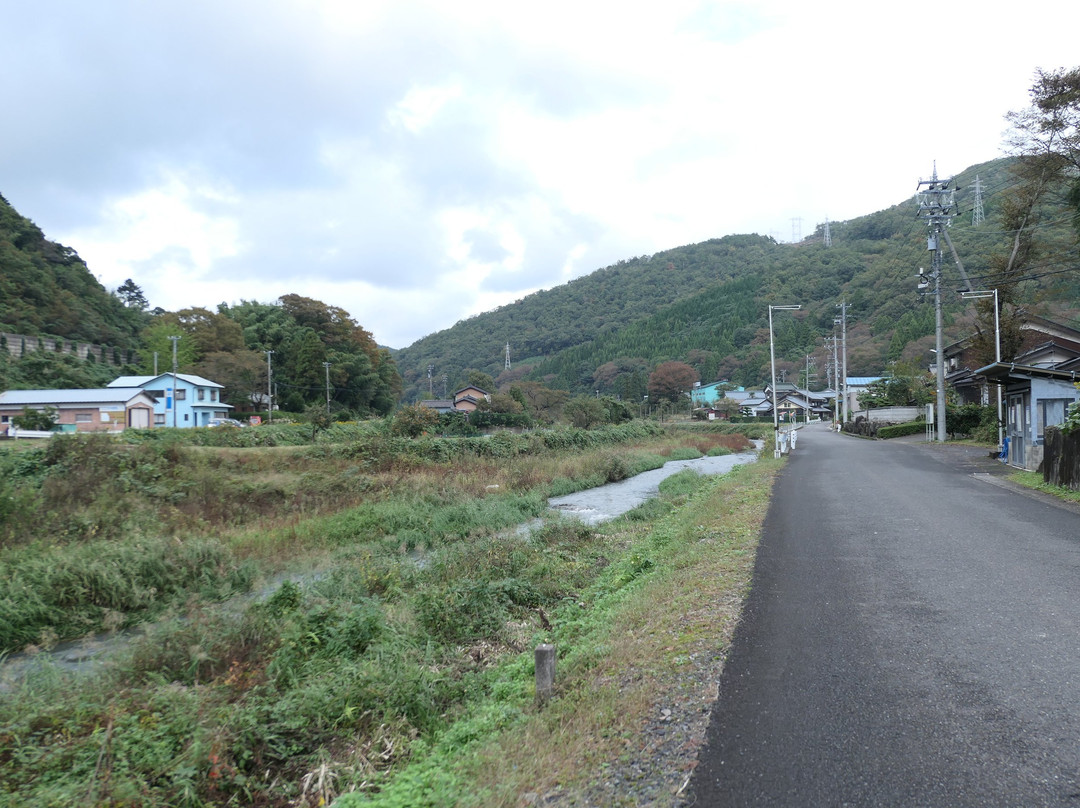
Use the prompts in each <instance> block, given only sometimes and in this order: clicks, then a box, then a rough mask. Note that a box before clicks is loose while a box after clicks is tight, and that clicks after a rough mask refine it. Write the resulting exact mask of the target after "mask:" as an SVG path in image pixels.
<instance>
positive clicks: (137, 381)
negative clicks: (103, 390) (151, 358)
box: [108, 373, 225, 388]
mask: <svg viewBox="0 0 1080 808" xmlns="http://www.w3.org/2000/svg"><path fill="white" fill-rule="evenodd" d="M171 376H172V373H159V374H158V375H157V376H119V377H118V378H115V379H113V380H112V381H111V382H109V384H108V386H109V387H146V385H148V384H150V383H151V382H154V381H157V380H158V379H163V378H168V377H171ZM176 378H178V379H183V380H184V381H185V382H187V383H188V384H193V385H195V386H196V387H220V388H224V387H225V385H223V384H218V383H217V382H212V381H210V380H209V379H204V378H203V377H202V376H194V375H192V374H190V373H177V374H176Z"/></svg>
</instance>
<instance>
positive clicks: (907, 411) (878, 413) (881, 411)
mask: <svg viewBox="0 0 1080 808" xmlns="http://www.w3.org/2000/svg"><path fill="white" fill-rule="evenodd" d="M921 414H922V407H878V408H877V409H873V410H863V411H861V412H855V413H852V418H858V417H859V416H860V415H861V416H862V417H863V418H865V419H866V420H868V421H878V422H880V421H885V422H887V423H890V424H906V423H907V422H908V421H914V420H916V419H917V418H918V417H919V416H920V415H921Z"/></svg>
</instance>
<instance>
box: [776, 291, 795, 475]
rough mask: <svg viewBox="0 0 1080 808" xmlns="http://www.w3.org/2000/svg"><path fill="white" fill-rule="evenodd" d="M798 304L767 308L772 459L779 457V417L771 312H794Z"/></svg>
mask: <svg viewBox="0 0 1080 808" xmlns="http://www.w3.org/2000/svg"><path fill="white" fill-rule="evenodd" d="M801 308H802V306H801V305H799V304H793V305H787V306H769V366H770V368H771V369H772V420H773V457H774V458H777V457H780V415H779V413H778V412H777V411H776V349H775V348H774V347H773V333H772V313H773V311H774V310H775V311H795V310H796V309H801Z"/></svg>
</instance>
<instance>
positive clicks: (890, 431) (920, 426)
mask: <svg viewBox="0 0 1080 808" xmlns="http://www.w3.org/2000/svg"><path fill="white" fill-rule="evenodd" d="M925 430H926V422H925V421H909V422H908V423H906V424H889V425H888V426H882V427H878V430H877V437H879V438H881V439H882V440H888V439H889V438H902V437H903V436H905V435H918V434H919V433H921V432H924V431H925Z"/></svg>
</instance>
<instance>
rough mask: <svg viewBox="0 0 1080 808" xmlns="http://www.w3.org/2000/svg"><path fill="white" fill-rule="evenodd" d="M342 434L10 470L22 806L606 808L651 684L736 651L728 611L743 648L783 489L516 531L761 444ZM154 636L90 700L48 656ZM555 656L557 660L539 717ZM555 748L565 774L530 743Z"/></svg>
mask: <svg viewBox="0 0 1080 808" xmlns="http://www.w3.org/2000/svg"><path fill="white" fill-rule="evenodd" d="M749 428H751V429H753V428H756V427H752V426H751V427H749ZM332 429H338V430H339V432H338V433H331V431H330V430H327V432H326V433H323V434H320V435H319V436H318V440H317V441H316V442H315V443H311V442H310V434H309V442H308V443H307V444H306V445H303V444H301V443H299V441H297V442H296V443H290V441H289V440H286V439H285V438H284V437H282V438H281V440H280V442H277V441H276V439H275V442H276V445H273V446H263V447H255V448H244V447H234V446H195V445H192V443H191V442H190V441H191V440H194V438H192V439H190V440H189V441H188V442H185V441H184V440H183V439H182V438H181V437H179V436H176V435H173V436H168V435H166V434H165V433H166V430H157V431H155V433H157V434H155V436H154V438H152V439H149V440H143V441H139V440H134V441H132V442H119V441H116V440H111V439H106V438H101V437H95V436H89V437H81V436H64V435H60V436H56V437H54V438H52V439H51V440H50V442H49V444H48V445H47V446H45V447H42V448H34V449H30V450H22V451H18V452H11V451H4V452H0V502H2V503H3V505H2V507H3V508H4V509H5V512H4V514H3V516H4V518H3V520H2V522H0V524H2V528H0V530H2V531H3V533H2V536H0V541H2V548H0V583H2V585H3V589H2V590H0V632H2V633H3V634H2V638H0V646H2V647H3V648H4V649H6V650H7V652H9V653H14V652H24V651H27V650H29V651H30V652H31V653H34V652H36V653H37V655H38V656H37V659H38V660H40V664H39V665H36V666H35V667H34V670H33V671H32V672H31V673H30V674H29V675H27V676H25V677H14V676H12V677H8V678H7V679H0V805H2V806H6V805H12V806H15V805H20V806H21V805H28V804H33V805H43V806H45V805H74V804H79V805H102V806H104V805H109V806H127V805H130V806H135V805H138V806H211V805H268V806H286V805H290V806H316V805H323V804H327V803H328V802H330V801H332V800H333V799H335V798H336V797H338V796H339V795H342V794H346V795H348V796H346V797H343V798H342V800H341V802H342V804H345V805H348V804H350V802H349V801H352V804H368V803H371V804H377V805H449V804H460V805H498V804H504V805H513V804H516V801H517V800H518V798H519V797H520V795H521V793H524V792H526V791H529V790H531V789H536V788H547V787H550V786H551V785H552V784H553V783H554V782H556V781H557V782H558V783H559V784H561V785H562V786H563V787H565V786H568V785H570V784H573V783H579V784H583V785H584V784H586V783H587V780H588V777H589V776H590V775H591V774H594V773H595V771H596V769H595V764H596V762H597V761H601V760H604V759H607V758H606V757H605V756H610V755H617V754H618V750H617V743H618V742H617V738H618V737H620V736H621V735H622V734H624V733H629V732H632V731H633V730H632V728H633V722H634V721H635V720H636V717H640V715H641V710H643V709H645V702H646V701H647V698H648V696H649V693H650V688H649V681H650V678H655V682H659V681H660V679H661V678H662V673H663V671H664V670H665V669H668V668H670V666H671V665H672V664H678V663H677V660H678V658H679V657H680V655H681V654H684V653H711V654H718V653H721V652H722V646H723V642H724V640H723V638H724V637H725V628H724V626H725V625H726V624H725V623H723V622H721V623H720V624H716V622H715V621H716V616H715V614H713V610H714V609H713V607H714V605H715V604H724V608H725V609H726V610H727V611H728V612H730V614H729V615H728V617H729V618H730V620H731V622H732V623H733V621H734V617H735V615H736V614H737V604H738V600H739V598H740V596H741V594H742V592H743V591H744V589H745V587H746V585H747V582H748V576H749V569H750V566H751V565H752V559H753V547H754V543H755V542H756V538H757V526H758V525H759V522H760V517H761V516H762V515H763V513H764V507H765V504H766V503H767V496H768V487H769V482H770V480H771V473H772V472H771V470H772V469H773V466H772V464H771V463H769V462H762V463H759V464H755V465H754V466H753V467H747V468H740V469H739V470H737V471H736V472H733V473H732V474H730V475H725V477H724V478H716V479H713V478H703V477H699V476H698V475H696V474H690V475H686V474H683V475H679V476H677V477H675V478H671V479H670V480H669V481H668V482H666V483H665V485H664V491H663V496H662V497H661V498H660V499H659V500H656V501H654V502H651V503H649V504H647V505H645V506H642V507H641V508H639V509H638V510H637V511H635V512H632V513H631V514H629V515H628V516H626V517H624V518H622V519H620V520H618V521H617V522H616V523H613V524H611V525H608V526H605V527H603V528H599V529H593V528H588V527H585V526H582V525H580V524H578V523H576V522H569V521H566V522H564V521H560V520H557V519H556V520H550V519H547V518H545V523H544V526H543V527H542V528H540V529H538V530H536V531H534V532H533V533H531V534H530V533H527V532H520V531H518V530H516V528H517V527H518V526H519V525H521V524H523V523H528V522H530V521H532V520H535V519H536V518H537V517H539V516H541V515H545V511H546V498H547V497H548V496H550V495H552V494H556V493H568V492H571V491H574V490H578V489H581V488H585V487H591V486H594V485H597V484H601V483H603V482H608V481H614V480H618V479H622V478H625V477H628V476H631V475H633V474H636V473H638V472H639V471H642V470H645V469H647V468H653V467H656V466H659V465H661V464H662V463H663V462H665V461H666V460H667V459H669V458H672V457H697V456H701V455H704V454H708V453H718V452H723V451H740V450H743V449H745V448H746V447H747V446H748V445H749V444H748V442H747V439H746V437H745V435H743V434H740V433H730V432H727V431H725V430H722V429H718V428H713V427H709V426H699V427H697V428H683V429H664V428H661V427H659V426H657V425H655V424H651V423H642V422H635V423H633V424H626V425H622V426H618V427H604V428H599V429H594V430H577V429H556V430H551V431H547V432H536V433H529V434H523V435H515V434H511V433H498V434H496V435H493V436H491V437H486V438H470V439H461V438H453V439H441V438H430V437H421V438H418V439H412V440H410V439H407V438H400V437H396V436H394V435H393V434H392V433H391V430H390V429H389V427H388V426H387V425H386V424H385V423H382V422H372V423H368V424H365V425H357V426H355V427H350V426H349V425H340V426H336V427H333V428H332ZM261 431H262V430H261V429H260V430H243V432H245V433H249V432H250V433H257V432H261ZM198 432H199V433H201V434H207V433H208V432H209V431H206V430H199V431H198ZM235 432H237V433H239V432H241V430H235ZM130 434H131V435H132V436H133V437H134V435H135V433H130ZM189 434H190V433H189ZM222 434H225V435H226V437H223V438H220V440H222V441H225V440H226V439H228V438H232V439H239V438H237V437H236V436H235V435H234V436H229V435H228V434H227V431H223V433H222ZM266 434H267V435H270V434H273V433H270V432H267V433H266ZM283 434H287V432H285V433H283ZM243 439H244V440H250V438H247V437H246V436H245V438H243ZM545 516H546V515H545ZM691 582H692V586H691ZM691 601H693V602H691ZM139 623H141V624H144V631H142V632H140V634H139V635H138V636H133V637H132V639H131V642H130V643H129V644H128V645H127V646H126V647H125V648H124V650H122V651H119V652H117V653H116V654H115V655H114V656H113V657H112V658H111V660H110V661H109V662H108V663H107V664H104V665H103V666H101V667H100V668H99V669H98V670H97V672H95V673H94V674H92V675H91V674H86V673H79V674H76V673H70V672H67V671H65V670H64V669H63V668H61V667H60V666H58V665H56V664H54V663H52V662H50V661H49V658H48V654H47V653H45V652H47V651H48V649H49V648H50V647H51V646H53V645H54V644H55V643H57V642H58V641H60V640H64V639H67V638H70V637H76V636H82V635H85V634H88V633H92V632H100V631H106V632H108V631H116V630H118V629H121V628H123V627H125V626H130V625H135V624H139ZM628 629H629V631H628ZM650 637H651V639H649V638H650ZM717 637H720V638H721V640H719V641H718V640H717ZM541 641H546V642H554V643H555V644H556V645H557V647H558V649H559V662H558V665H559V679H558V685H557V694H556V698H555V700H554V701H553V702H552V703H551V704H550V705H549V707H548V709H546V710H544V711H538V710H537V709H536V708H535V706H534V705H533V701H532V676H533V671H532V649H533V647H534V646H535V644H536V643H538V642H541ZM630 669H634V670H635V671H637V673H635V674H634V675H633V681H634V682H635V685H634V687H631V688H629V689H627V688H626V687H621V686H619V685H618V684H617V680H618V678H619V676H618V674H617V671H626V670H630ZM613 676H614V677H615V678H614V679H612V678H611V677H613ZM655 682H654V683H655ZM624 698H625V699H628V701H626V703H623V702H622V700H623V699H624ZM570 715H574V716H576V717H577V718H578V719H583V722H582V723H580V724H577V720H575V722H568V717H569V716H570ZM570 723H574V724H575V726H574V727H573V729H570V728H569V724H570ZM603 725H607V726H608V727H609V729H607V730H603V731H601V730H600V727H601V726H603ZM537 733H540V735H543V736H546V740H545V743H546V744H547V748H546V750H545V752H544V756H543V759H542V758H538V757H537V756H536V755H535V749H530V748H528V747H529V744H528V743H524V742H525V741H527V739H528V738H531V737H534V736H535V735H536V734H537ZM553 733H554V735H553ZM571 735H576V737H575V738H574V740H573V745H571ZM500 739H502V741H503V742H505V743H509V744H510V747H507V746H505V745H503V746H502V747H501V748H502V750H503V751H501V752H496V750H498V749H500ZM518 741H522V742H523V743H521V744H519V743H518ZM575 745H576V748H578V750H579V752H580V753H581V754H572V753H571V751H572V749H573V748H575ZM519 746H520V748H518V747H519ZM507 748H510V749H511V750H512V751H511V752H509V753H507V752H506V751H505V750H506V749H507ZM515 758H516V759H517V762H516V763H514V762H513V761H514V760H515Z"/></svg>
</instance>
